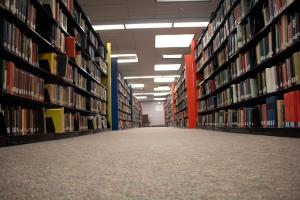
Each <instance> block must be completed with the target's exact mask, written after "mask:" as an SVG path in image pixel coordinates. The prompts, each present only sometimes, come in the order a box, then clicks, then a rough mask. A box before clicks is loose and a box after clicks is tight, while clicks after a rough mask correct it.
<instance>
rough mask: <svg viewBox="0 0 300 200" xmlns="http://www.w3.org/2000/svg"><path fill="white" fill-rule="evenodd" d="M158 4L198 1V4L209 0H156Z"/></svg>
mask: <svg viewBox="0 0 300 200" xmlns="http://www.w3.org/2000/svg"><path fill="white" fill-rule="evenodd" d="M156 1H157V2H159V3H168V2H194V1H200V2H206V1H209V0H156Z"/></svg>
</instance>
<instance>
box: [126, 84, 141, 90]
mask: <svg viewBox="0 0 300 200" xmlns="http://www.w3.org/2000/svg"><path fill="white" fill-rule="evenodd" d="M128 85H129V86H131V88H133V89H143V88H144V87H145V85H144V84H142V83H130V84H128Z"/></svg>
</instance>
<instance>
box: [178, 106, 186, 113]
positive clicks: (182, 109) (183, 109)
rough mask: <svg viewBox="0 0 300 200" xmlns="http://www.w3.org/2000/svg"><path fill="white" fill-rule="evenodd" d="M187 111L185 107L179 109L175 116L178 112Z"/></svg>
mask: <svg viewBox="0 0 300 200" xmlns="http://www.w3.org/2000/svg"><path fill="white" fill-rule="evenodd" d="M186 109H187V106H185V107H184V108H181V109H180V110H178V111H177V112H175V114H178V113H180V112H183V111H185V110H186Z"/></svg>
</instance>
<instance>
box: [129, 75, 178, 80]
mask: <svg viewBox="0 0 300 200" xmlns="http://www.w3.org/2000/svg"><path fill="white" fill-rule="evenodd" d="M179 77H180V76H179V75H165V76H125V77H124V79H125V80H128V79H153V78H179Z"/></svg>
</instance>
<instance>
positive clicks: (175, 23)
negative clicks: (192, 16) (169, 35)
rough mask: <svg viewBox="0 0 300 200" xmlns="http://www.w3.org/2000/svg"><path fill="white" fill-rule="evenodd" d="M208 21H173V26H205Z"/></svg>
mask: <svg viewBox="0 0 300 200" xmlns="http://www.w3.org/2000/svg"><path fill="white" fill-rule="evenodd" d="M208 23H209V22H174V24H173V27H174V28H181V27H207V25H208Z"/></svg>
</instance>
